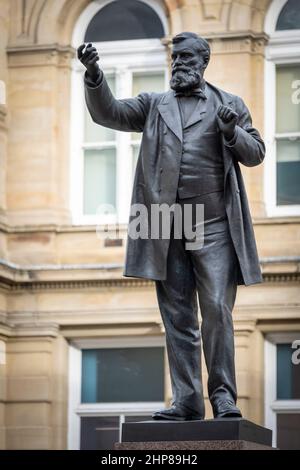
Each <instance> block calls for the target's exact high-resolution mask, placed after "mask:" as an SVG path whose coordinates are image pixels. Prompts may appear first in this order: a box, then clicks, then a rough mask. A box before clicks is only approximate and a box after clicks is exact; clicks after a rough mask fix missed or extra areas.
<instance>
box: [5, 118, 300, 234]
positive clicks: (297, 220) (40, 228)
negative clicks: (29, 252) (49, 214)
mask: <svg viewBox="0 0 300 470" xmlns="http://www.w3.org/2000/svg"><path fill="white" fill-rule="evenodd" d="M0 119H1V117H0ZM252 222H253V225H254V226H263V225H274V226H275V227H276V225H289V224H300V216H299V217H297V216H293V217H260V218H254V219H253V220H252ZM97 228H99V226H97V225H59V224H56V225H54V224H47V225H46V224H40V225H20V226H13V225H8V224H5V223H1V222H0V232H3V233H7V234H11V233H37V232H50V233H77V232H82V233H84V232H96V230H97ZM119 231H120V232H123V231H124V232H125V231H127V224H119Z"/></svg>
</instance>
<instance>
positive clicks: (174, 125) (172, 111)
mask: <svg viewBox="0 0 300 470" xmlns="http://www.w3.org/2000/svg"><path fill="white" fill-rule="evenodd" d="M158 110H159V112H160V114H161V116H162V118H163V120H164V121H165V123H166V125H167V126H168V127H169V128H170V129H171V131H172V132H173V133H174V134H175V135H176V137H177V138H178V139H179V140H180V142H182V124H181V117H180V110H179V106H178V102H177V98H176V97H175V96H174V92H173V90H170V91H169V92H168V93H167V94H166V95H165V96H164V99H163V100H162V102H161V103H160V104H159V105H158Z"/></svg>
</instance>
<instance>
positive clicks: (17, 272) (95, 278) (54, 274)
mask: <svg viewBox="0 0 300 470" xmlns="http://www.w3.org/2000/svg"><path fill="white" fill-rule="evenodd" d="M261 266H262V273H263V279H264V282H299V281H300V257H278V258H275V257H273V258H271V259H268V258H263V259H262V260H261ZM122 272H123V265H122V264H61V265H55V264H53V265H23V266H21V265H17V264H14V263H10V262H7V261H5V260H0V288H2V289H4V290H9V291H20V290H21V291H22V290H36V291H38V290H45V289H46V290H48V289H55V290H61V289H85V288H96V289H100V288H108V287H114V288H125V287H126V288H128V287H131V288H132V287H133V288H138V287H151V286H153V285H154V283H153V281H151V280H147V279H138V278H128V277H124V276H123V274H122Z"/></svg>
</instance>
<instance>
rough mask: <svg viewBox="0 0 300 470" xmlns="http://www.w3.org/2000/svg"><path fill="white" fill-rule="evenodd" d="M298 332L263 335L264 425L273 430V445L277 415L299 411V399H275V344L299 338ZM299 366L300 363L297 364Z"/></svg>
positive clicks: (274, 444)
mask: <svg viewBox="0 0 300 470" xmlns="http://www.w3.org/2000/svg"><path fill="white" fill-rule="evenodd" d="M299 337H300V332H299V333H296V332H287V333H269V334H267V335H266V337H265V348H264V356H265V364H264V370H265V381H264V382H265V383H264V385H265V394H264V395H265V406H264V409H265V426H266V427H267V428H269V429H272V431H273V443H272V445H273V447H276V445H277V415H278V414H279V413H299V414H300V399H299V400H277V396H276V392H277V345H278V344H285V343H290V344H292V343H293V341H295V340H299ZM299 368H300V365H299Z"/></svg>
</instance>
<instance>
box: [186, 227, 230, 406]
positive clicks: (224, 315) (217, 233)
mask: <svg viewBox="0 0 300 470" xmlns="http://www.w3.org/2000/svg"><path fill="white" fill-rule="evenodd" d="M190 253H191V260H192V264H193V270H194V275H195V280H196V286H197V291H198V297H199V305H200V310H201V316H202V325H201V334H202V342H203V351H204V356H205V361H206V365H207V370H208V394H209V399H210V402H211V404H212V406H213V405H214V402H215V401H216V400H218V399H220V398H221V399H223V398H224V399H225V400H226V399H232V400H233V401H234V402H236V399H237V390H236V379H235V364H234V331H233V321H232V309H233V306H234V302H235V297H236V290H237V270H238V261H237V257H236V253H235V250H234V247H233V244H232V240H231V237H230V234H229V230H228V223H227V221H222V222H219V223H216V224H214V225H212V226H211V228H210V230H208V233H205V238H204V246H203V248H201V249H200V250H199V251H194V252H193V251H191V252H190Z"/></svg>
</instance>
